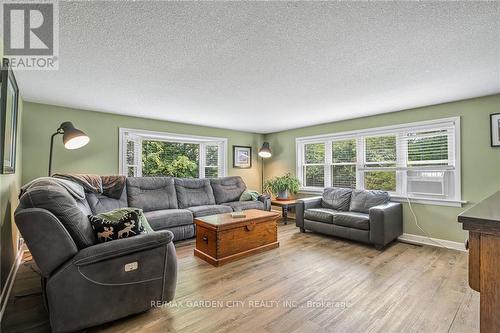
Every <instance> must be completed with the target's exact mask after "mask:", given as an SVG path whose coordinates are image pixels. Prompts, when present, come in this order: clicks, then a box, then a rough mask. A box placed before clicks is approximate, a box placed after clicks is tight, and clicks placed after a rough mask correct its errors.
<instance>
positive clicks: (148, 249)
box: [15, 184, 177, 332]
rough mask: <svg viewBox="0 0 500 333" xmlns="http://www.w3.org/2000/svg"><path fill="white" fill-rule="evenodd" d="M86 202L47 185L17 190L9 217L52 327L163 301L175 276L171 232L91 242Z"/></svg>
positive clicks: (69, 327)
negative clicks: (34, 271)
mask: <svg viewBox="0 0 500 333" xmlns="http://www.w3.org/2000/svg"><path fill="white" fill-rule="evenodd" d="M87 213H90V208H89V207H88V204H87V203H86V201H78V200H76V199H75V198H73V197H72V196H71V195H70V194H68V192H67V191H66V190H65V189H64V188H62V187H58V186H55V185H51V184H49V185H46V186H40V187H34V188H30V189H29V190H28V191H26V193H24V194H23V195H22V196H21V198H20V205H19V207H18V208H17V210H16V212H15V221H16V224H17V226H18V228H19V230H20V232H21V234H22V236H23V238H24V239H25V241H26V243H27V245H28V248H29V250H30V251H31V254H32V255H33V258H34V260H35V262H36V264H37V266H38V267H39V269H40V272H41V275H42V289H43V293H44V300H45V303H46V306H47V309H48V311H49V315H50V324H51V327H52V330H53V331H54V332H73V331H77V330H81V329H85V328H88V327H91V326H95V325H99V324H102V323H105V322H109V321H112V320H116V319H119V318H122V317H125V316H128V315H131V314H135V313H140V312H144V311H146V310H148V309H150V308H151V307H152V306H154V304H157V303H158V302H168V301H171V300H172V299H173V297H174V294H175V287H176V281H177V259H176V253H175V247H174V245H173V243H172V239H173V234H172V233H171V232H170V231H167V230H162V231H157V232H153V233H145V234H140V235H138V236H135V237H131V238H124V239H119V240H114V241H111V242H106V243H97V242H96V241H95V235H94V234H93V231H92V229H91V226H90V223H89V222H88V219H87V215H86V214H87Z"/></svg>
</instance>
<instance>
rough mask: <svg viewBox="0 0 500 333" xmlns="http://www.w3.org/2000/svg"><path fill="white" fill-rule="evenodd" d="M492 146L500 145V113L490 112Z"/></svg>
mask: <svg viewBox="0 0 500 333" xmlns="http://www.w3.org/2000/svg"><path fill="white" fill-rule="evenodd" d="M490 135H491V146H492V147H500V113H493V114H490Z"/></svg>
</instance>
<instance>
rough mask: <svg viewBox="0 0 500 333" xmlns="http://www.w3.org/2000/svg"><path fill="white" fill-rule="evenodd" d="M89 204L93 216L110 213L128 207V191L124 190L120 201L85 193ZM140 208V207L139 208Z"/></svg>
mask: <svg viewBox="0 0 500 333" xmlns="http://www.w3.org/2000/svg"><path fill="white" fill-rule="evenodd" d="M85 196H86V198H87V202H88V203H89V206H90V209H92V213H93V214H100V213H105V212H109V211H111V210H113V209H118V208H124V207H127V206H128V204H127V190H126V189H123V192H122V195H121V197H120V199H114V198H110V197H107V196H105V195H103V194H99V193H94V192H87V193H85ZM137 208H140V207H137Z"/></svg>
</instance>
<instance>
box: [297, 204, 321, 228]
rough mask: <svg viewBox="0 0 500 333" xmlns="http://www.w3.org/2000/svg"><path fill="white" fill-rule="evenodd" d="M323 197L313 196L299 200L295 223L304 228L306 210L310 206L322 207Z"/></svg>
mask: <svg viewBox="0 0 500 333" xmlns="http://www.w3.org/2000/svg"><path fill="white" fill-rule="evenodd" d="M322 199H323V197H321V196H319V197H311V198H303V199H299V200H297V204H295V225H296V226H297V227H299V228H300V229H301V231H303V230H304V211H305V210H306V209H309V208H318V207H321V201H322Z"/></svg>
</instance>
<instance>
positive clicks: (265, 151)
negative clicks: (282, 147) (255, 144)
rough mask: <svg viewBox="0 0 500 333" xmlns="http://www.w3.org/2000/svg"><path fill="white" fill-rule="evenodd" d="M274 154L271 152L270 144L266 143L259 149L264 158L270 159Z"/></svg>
mask: <svg viewBox="0 0 500 333" xmlns="http://www.w3.org/2000/svg"><path fill="white" fill-rule="evenodd" d="M272 155H273V154H272V152H271V147H269V142H264V143H263V144H262V147H261V148H260V149H259V156H260V157H262V158H269V157H271V156H272Z"/></svg>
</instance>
